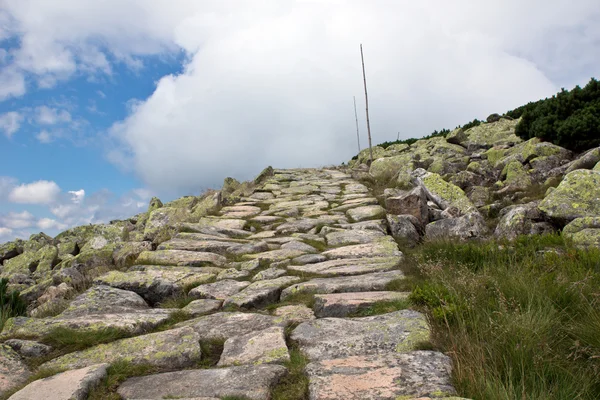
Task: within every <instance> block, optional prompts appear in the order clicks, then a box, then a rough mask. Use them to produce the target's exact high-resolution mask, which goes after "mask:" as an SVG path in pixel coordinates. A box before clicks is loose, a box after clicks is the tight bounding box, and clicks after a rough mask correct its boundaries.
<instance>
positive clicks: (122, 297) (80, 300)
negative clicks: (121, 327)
mask: <svg viewBox="0 0 600 400" xmlns="http://www.w3.org/2000/svg"><path fill="white" fill-rule="evenodd" d="M149 308H150V307H149V306H148V304H147V303H146V302H145V301H144V299H143V298H142V297H141V296H140V295H138V294H137V293H134V292H131V291H128V290H122V289H117V288H113V287H110V286H104V285H97V286H93V287H91V288H90V289H88V290H87V291H85V292H84V293H82V294H80V295H79V296H77V297H76V298H75V299H74V300H73V301H72V302H71V304H70V305H69V307H68V308H67V309H66V310H65V311H63V312H62V313H61V316H62V317H65V316H70V317H75V316H85V315H88V314H119V313H126V312H135V311H137V310H147V309H149Z"/></svg>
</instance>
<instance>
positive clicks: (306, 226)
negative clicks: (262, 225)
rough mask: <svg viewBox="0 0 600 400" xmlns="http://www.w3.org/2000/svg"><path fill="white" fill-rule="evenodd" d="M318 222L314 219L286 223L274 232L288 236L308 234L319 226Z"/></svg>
mask: <svg viewBox="0 0 600 400" xmlns="http://www.w3.org/2000/svg"><path fill="white" fill-rule="evenodd" d="M319 223H320V221H319V220H318V219H314V218H306V219H300V220H297V221H293V222H286V223H284V224H281V225H279V226H278V227H277V229H276V231H277V233H279V234H283V235H288V234H290V233H296V232H308V231H310V230H311V229H312V228H314V227H315V226H317V225H319Z"/></svg>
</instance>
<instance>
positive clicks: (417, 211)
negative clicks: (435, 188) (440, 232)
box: [385, 187, 429, 225]
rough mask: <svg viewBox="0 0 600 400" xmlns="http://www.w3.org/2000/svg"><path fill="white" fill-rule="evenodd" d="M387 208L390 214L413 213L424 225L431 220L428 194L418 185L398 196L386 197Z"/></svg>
mask: <svg viewBox="0 0 600 400" xmlns="http://www.w3.org/2000/svg"><path fill="white" fill-rule="evenodd" d="M385 208H386V209H387V212H388V214H394V215H404V214H408V215H412V216H414V217H415V218H417V220H419V223H420V224H423V225H424V224H427V223H428V222H429V212H428V210H427V195H426V193H425V191H424V190H423V188H421V187H416V188H414V189H413V190H411V191H410V192H404V193H403V194H401V195H399V196H396V197H388V198H386V199H385Z"/></svg>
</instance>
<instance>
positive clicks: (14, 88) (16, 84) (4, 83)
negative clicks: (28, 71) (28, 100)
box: [0, 65, 26, 101]
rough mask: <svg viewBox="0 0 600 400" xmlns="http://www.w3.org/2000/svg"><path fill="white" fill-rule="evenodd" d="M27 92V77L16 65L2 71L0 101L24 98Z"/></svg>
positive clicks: (3, 68)
mask: <svg viewBox="0 0 600 400" xmlns="http://www.w3.org/2000/svg"><path fill="white" fill-rule="evenodd" d="M25 92H26V88H25V75H24V73H23V72H22V71H20V70H19V69H18V68H16V67H15V66H14V65H11V66H9V67H4V66H3V67H2V70H0V101H4V100H6V99H8V98H11V97H19V96H23V95H24V94H25Z"/></svg>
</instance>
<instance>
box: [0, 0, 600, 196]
mask: <svg viewBox="0 0 600 400" xmlns="http://www.w3.org/2000/svg"><path fill="white" fill-rule="evenodd" d="M5 3H6V10H7V13H9V14H10V21H11V23H10V24H9V23H7V24H5V25H4V26H5V27H6V28H4V29H5V32H4V33H3V35H4V36H5V37H7V36H11V35H13V36H19V37H20V39H21V41H20V45H19V47H18V48H16V49H15V50H14V52H13V53H12V54H13V55H12V56H11V57H10V58H9V59H8V60H7V61H6V62H7V63H8V67H10V68H12V70H13V71H15V73H19V74H27V76H32V77H33V80H35V81H37V84H38V85H41V86H44V87H46V86H51V85H53V84H55V83H56V82H59V81H61V80H64V79H69V78H71V77H73V76H74V75H75V74H77V73H78V72H80V73H85V74H88V75H90V74H91V75H93V74H109V75H110V74H111V73H112V68H111V64H113V63H115V62H122V63H125V64H127V65H128V66H130V67H131V68H141V67H142V65H143V64H142V63H143V61H144V59H143V57H144V56H146V55H161V56H162V55H165V54H167V55H169V54H171V55H172V54H176V52H177V51H183V52H184V54H185V58H184V65H183V67H184V68H183V70H182V73H180V74H178V75H169V76H165V77H163V78H162V79H160V80H159V81H158V82H156V89H155V90H154V92H153V93H152V95H150V96H149V97H148V98H146V99H141V100H136V101H132V102H131V103H130V104H131V107H130V111H129V114H128V116H127V117H126V118H125V119H124V120H122V121H119V122H118V123H116V124H114V126H113V127H112V128H111V130H110V137H111V139H112V141H111V145H110V147H109V149H108V158H109V159H110V160H111V161H112V162H113V163H115V164H117V165H119V166H121V167H123V168H126V169H129V170H131V171H133V172H134V173H135V174H137V175H138V176H139V177H140V178H141V179H142V180H143V182H144V183H145V184H146V185H147V186H149V187H151V188H152V189H155V190H161V191H165V190H176V191H179V192H188V191H193V192H197V191H198V190H199V189H201V188H202V187H207V186H215V185H217V184H219V183H220V182H221V180H222V179H223V178H224V177H225V176H228V175H230V176H235V177H236V178H242V179H244V178H249V177H251V176H252V175H255V174H256V173H258V172H259V171H260V170H261V169H262V168H263V167H264V166H266V165H268V164H272V165H274V166H277V167H301V166H304V167H306V166H318V165H323V164H330V163H339V162H341V161H345V160H348V159H349V158H350V157H351V156H352V155H353V154H354V152H355V142H354V132H355V130H354V114H353V109H352V96H355V95H356V96H357V99H359V100H360V102H359V107H361V108H362V107H364V106H363V105H362V104H361V103H362V76H361V70H360V56H359V52H358V44H359V43H361V42H362V43H364V46H365V56H366V68H367V74H368V84H369V91H370V100H371V104H370V105H371V122H372V132H373V140H374V141H375V143H377V142H381V141H384V140H390V139H394V138H395V137H396V133H397V132H398V131H400V132H401V137H410V136H421V135H424V134H428V133H430V132H431V131H433V130H434V129H442V128H453V127H455V126H456V125H459V124H463V123H465V122H467V121H469V120H472V119H473V118H474V117H478V118H485V117H486V116H487V115H488V114H490V113H492V112H504V111H506V110H508V109H510V108H513V107H516V106H518V105H521V104H523V103H526V102H528V101H530V100H535V99H538V98H540V97H545V96H548V95H551V94H553V93H554V92H556V91H557V90H558V89H559V88H560V86H566V87H570V86H573V85H574V84H577V83H580V84H583V83H585V82H586V80H587V79H589V77H590V76H591V75H593V74H594V73H596V72H597V67H596V66H597V64H598V54H600V51H599V50H600V40H599V39H600V28H599V27H600V9H598V7H597V0H580V1H577V2H572V1H569V0H556V1H552V2H551V3H549V2H547V1H544V0H527V1H522V0H503V1H500V0H493V1H486V2H473V1H472V0H458V1H454V2H448V1H443V0H428V1H422V2H406V1H402V2H400V1H398V2H389V1H384V0H374V1H369V2H364V1H362V2H359V1H339V0H330V1H314V0H297V1H292V0H282V1H277V2H268V1H258V2H252V3H251V4H250V3H249V2H246V1H241V0H239V1H233V0H232V1H228V2H222V1H217V0H214V1H209V0H207V1H202V2H198V1H194V0H181V1H179V2H178V3H177V7H173V6H172V3H171V2H169V1H166V0H128V1H122V0H107V1H102V2H94V1H81V0H60V1H54V2H47V1H43V0H28V1H23V0H7V1H6V2H5ZM41 16H43V18H42V17H41ZM507 27H510V29H508V28H507ZM14 93H17V94H13V95H18V91H14ZM9 95H11V94H6V95H5V97H6V96H9ZM99 95H100V94H99ZM0 96H2V94H1V93H0ZM100 97H102V95H100ZM361 114H362V113H361ZM361 125H362V126H364V118H363V117H362V116H361ZM364 131H365V130H364V129H363V130H362V132H363V134H364ZM365 142H366V141H365V140H364V139H363V141H362V143H365Z"/></svg>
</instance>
